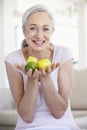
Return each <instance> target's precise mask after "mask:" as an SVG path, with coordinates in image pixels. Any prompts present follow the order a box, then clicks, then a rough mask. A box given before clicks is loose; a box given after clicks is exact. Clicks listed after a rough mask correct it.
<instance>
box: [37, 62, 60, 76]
mask: <svg viewBox="0 0 87 130" xmlns="http://www.w3.org/2000/svg"><path fill="white" fill-rule="evenodd" d="M59 66H60V64H59V63H56V64H51V65H49V66H48V67H47V68H46V69H44V68H42V69H40V70H39V71H40V76H41V77H44V76H46V75H48V74H50V73H51V72H52V71H54V70H55V69H56V68H57V67H59Z"/></svg>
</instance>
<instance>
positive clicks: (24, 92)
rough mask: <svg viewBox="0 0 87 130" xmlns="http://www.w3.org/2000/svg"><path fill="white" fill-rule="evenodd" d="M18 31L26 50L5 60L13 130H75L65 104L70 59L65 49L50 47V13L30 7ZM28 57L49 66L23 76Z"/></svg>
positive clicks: (70, 64)
mask: <svg viewBox="0 0 87 130" xmlns="http://www.w3.org/2000/svg"><path fill="white" fill-rule="evenodd" d="M22 29H23V33H24V36H25V43H26V45H27V46H26V47H24V48H22V49H19V50H16V51H14V52H12V53H10V54H8V56H7V57H6V59H5V65H6V70H7V76H8V80H9V84H10V88H11V92H12V95H13V97H14V100H15V103H16V106H17V111H18V114H19V117H18V121H17V125H16V128H15V130H78V129H79V128H78V127H77V126H76V124H75V122H74V120H73V117H72V114H71V109H70V103H69V97H70V93H71V86H72V55H71V52H70V51H69V49H68V48H66V47H62V46H54V45H53V44H50V43H51V41H50V39H51V37H52V34H53V32H54V31H55V28H54V20H53V17H52V15H51V13H50V12H49V11H48V10H47V9H46V8H45V7H43V6H41V5H36V6H33V7H31V8H30V9H28V10H27V11H26V12H25V13H24V15H23V18H22ZM29 56H34V57H36V58H37V59H38V60H40V59H42V58H48V59H49V60H50V61H51V62H52V65H51V66H48V68H47V70H45V69H44V68H42V69H40V70H37V69H36V70H35V71H34V72H33V73H32V69H29V70H28V71H27V72H25V69H24V67H25V65H26V61H27V58H28V57H29ZM58 63H60V66H59V64H58Z"/></svg>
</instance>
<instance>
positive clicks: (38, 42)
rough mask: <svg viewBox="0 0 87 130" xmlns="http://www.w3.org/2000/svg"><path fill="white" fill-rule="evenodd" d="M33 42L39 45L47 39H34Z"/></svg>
mask: <svg viewBox="0 0 87 130" xmlns="http://www.w3.org/2000/svg"><path fill="white" fill-rule="evenodd" d="M33 42H34V43H35V44H37V45H42V44H43V43H44V42H45V41H43V40H42V41H36V40H33Z"/></svg>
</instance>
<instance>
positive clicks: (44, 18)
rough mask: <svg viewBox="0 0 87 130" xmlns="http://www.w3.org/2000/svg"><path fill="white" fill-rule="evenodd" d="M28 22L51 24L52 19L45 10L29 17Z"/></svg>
mask: <svg viewBox="0 0 87 130" xmlns="http://www.w3.org/2000/svg"><path fill="white" fill-rule="evenodd" d="M27 22H28V24H44V25H49V24H51V19H50V17H49V16H48V14H47V13H45V12H36V13H33V14H31V15H30V16H29V17H28V21H27Z"/></svg>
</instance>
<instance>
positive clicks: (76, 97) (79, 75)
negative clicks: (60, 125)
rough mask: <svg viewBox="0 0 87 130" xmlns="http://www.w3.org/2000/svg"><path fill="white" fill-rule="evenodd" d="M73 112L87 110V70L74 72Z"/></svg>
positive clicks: (71, 98)
mask: <svg viewBox="0 0 87 130" xmlns="http://www.w3.org/2000/svg"><path fill="white" fill-rule="evenodd" d="M70 100H71V108H72V110H78V109H79V110H87V69H82V70H81V69H80V70H75V69H74V71H73V86H72V93H71V97H70Z"/></svg>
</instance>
